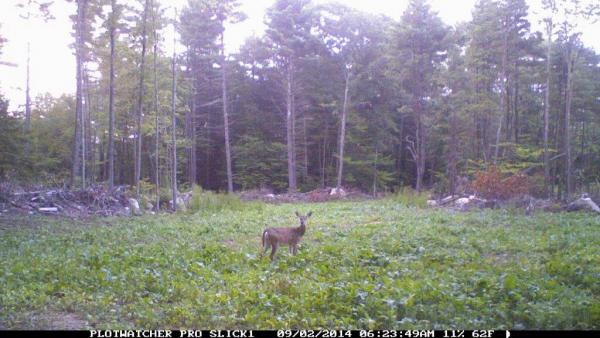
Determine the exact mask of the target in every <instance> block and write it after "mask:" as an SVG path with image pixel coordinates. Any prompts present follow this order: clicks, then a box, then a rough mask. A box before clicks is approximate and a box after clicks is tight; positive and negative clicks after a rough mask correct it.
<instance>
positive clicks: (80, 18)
mask: <svg viewBox="0 0 600 338" xmlns="http://www.w3.org/2000/svg"><path fill="white" fill-rule="evenodd" d="M87 5H88V0H77V15H76V17H75V63H76V73H75V78H76V94H75V96H76V106H75V121H76V122H75V145H74V147H73V161H72V168H71V186H72V187H73V186H74V185H75V179H76V177H77V175H78V173H79V170H80V169H83V165H85V163H82V162H80V161H81V159H80V151H81V148H82V146H83V144H82V142H81V135H82V130H83V88H82V87H83V58H84V55H83V54H84V50H83V48H84V47H83V44H84V37H83V34H84V33H83V30H84V24H85V13H86V8H87ZM81 155H85V154H84V152H83V151H82V152H81ZM80 163H81V164H83V165H82V167H81V168H80ZM82 185H83V186H85V174H83V173H82Z"/></svg>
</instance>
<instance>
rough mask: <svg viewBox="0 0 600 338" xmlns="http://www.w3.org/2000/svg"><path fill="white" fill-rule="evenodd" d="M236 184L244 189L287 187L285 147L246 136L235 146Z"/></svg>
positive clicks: (279, 188)
mask: <svg viewBox="0 0 600 338" xmlns="http://www.w3.org/2000/svg"><path fill="white" fill-rule="evenodd" d="M233 154H234V160H235V162H234V164H235V167H234V168H235V182H236V184H238V185H240V186H241V187H242V189H244V190H247V189H254V188H262V187H268V188H273V189H276V190H284V189H285V188H286V187H287V169H286V167H285V165H286V164H285V158H284V155H285V145H284V144H282V143H279V142H272V143H271V142H268V141H265V140H262V139H260V138H258V137H254V136H250V135H244V136H242V137H241V138H240V141H239V142H236V144H234V146H233Z"/></svg>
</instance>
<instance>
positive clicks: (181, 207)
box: [169, 196, 187, 211]
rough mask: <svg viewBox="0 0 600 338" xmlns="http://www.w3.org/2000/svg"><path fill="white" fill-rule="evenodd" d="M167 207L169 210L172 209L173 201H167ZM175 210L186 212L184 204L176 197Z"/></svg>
mask: <svg viewBox="0 0 600 338" xmlns="http://www.w3.org/2000/svg"><path fill="white" fill-rule="evenodd" d="M169 206H171V208H173V200H170V201H169ZM177 210H182V211H185V210H187V207H186V206H185V202H184V201H183V199H182V198H181V197H179V196H177Z"/></svg>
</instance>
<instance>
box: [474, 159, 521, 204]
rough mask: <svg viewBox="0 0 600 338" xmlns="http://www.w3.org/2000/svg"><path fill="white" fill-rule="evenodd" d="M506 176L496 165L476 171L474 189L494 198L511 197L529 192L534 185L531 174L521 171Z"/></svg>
mask: <svg viewBox="0 0 600 338" xmlns="http://www.w3.org/2000/svg"><path fill="white" fill-rule="evenodd" d="M504 176H505V175H503V174H502V172H501V171H500V169H498V167H496V166H491V167H490V168H488V169H487V170H486V171H479V172H476V173H475V180H474V181H473V184H472V186H473V189H474V190H475V192H477V194H479V195H480V196H482V197H485V198H493V199H509V198H513V197H517V196H521V195H525V194H528V193H529V191H530V189H531V186H532V182H531V179H530V178H529V176H527V175H524V174H521V173H517V174H514V175H510V176H508V177H504Z"/></svg>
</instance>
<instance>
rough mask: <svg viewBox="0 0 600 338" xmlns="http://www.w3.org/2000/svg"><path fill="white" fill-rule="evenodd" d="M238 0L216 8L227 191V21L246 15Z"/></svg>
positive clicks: (230, 187) (229, 183) (229, 182)
mask: <svg viewBox="0 0 600 338" xmlns="http://www.w3.org/2000/svg"><path fill="white" fill-rule="evenodd" d="M238 6H239V3H238V2H237V0H226V1H220V2H219V5H218V6H217V9H216V15H217V20H218V21H219V23H220V25H221V46H220V47H221V88H222V97H221V99H222V101H223V128H224V132H225V159H226V164H227V191H228V192H229V193H232V192H233V173H232V170H231V143H230V140H229V112H228V110H227V56H226V55H225V21H226V20H229V21H230V22H240V21H241V20H243V19H244V18H245V17H244V15H243V14H242V13H241V12H239V11H237V7H238Z"/></svg>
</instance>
